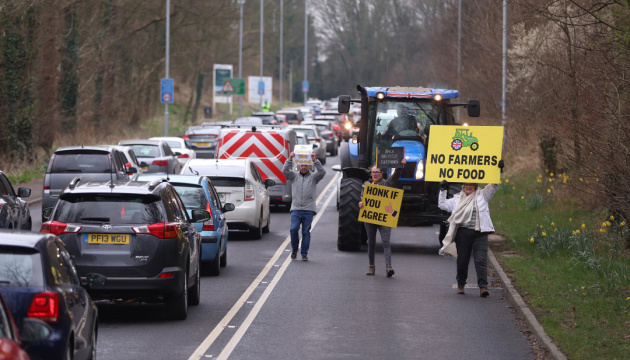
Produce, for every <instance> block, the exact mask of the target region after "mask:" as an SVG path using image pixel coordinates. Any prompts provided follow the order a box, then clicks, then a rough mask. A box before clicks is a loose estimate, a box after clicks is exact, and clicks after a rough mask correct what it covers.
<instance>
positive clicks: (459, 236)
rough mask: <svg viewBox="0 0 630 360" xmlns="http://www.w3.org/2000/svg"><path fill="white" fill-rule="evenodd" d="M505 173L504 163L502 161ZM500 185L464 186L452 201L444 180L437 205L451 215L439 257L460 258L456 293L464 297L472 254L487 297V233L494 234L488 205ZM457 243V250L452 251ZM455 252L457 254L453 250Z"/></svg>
mask: <svg viewBox="0 0 630 360" xmlns="http://www.w3.org/2000/svg"><path fill="white" fill-rule="evenodd" d="M499 168H501V171H503V160H500V161H499ZM498 186H499V185H498V184H488V185H487V186H486V187H484V188H483V189H479V185H478V184H474V183H464V186H463V187H462V191H461V192H460V193H459V194H457V195H455V196H453V197H452V198H450V199H447V198H446V195H447V192H448V182H447V181H446V180H442V183H441V184H440V189H441V190H440V196H439V199H438V206H439V208H440V209H442V210H444V211H448V212H450V213H451V216H450V217H449V218H448V222H449V228H448V233H447V234H446V237H445V238H444V241H443V244H444V246H443V247H442V248H441V249H440V255H442V254H443V253H448V254H450V255H453V256H454V257H456V258H457V293H458V294H460V295H463V294H464V287H465V286H466V279H467V278H468V264H469V263H470V256H471V254H472V256H473V259H474V260H473V261H474V263H475V271H476V272H477V285H478V286H479V295H480V296H481V297H487V296H488V295H490V293H489V292H488V267H487V263H488V234H489V233H492V232H494V226H493V225H492V220H491V219H490V208H489V206H488V203H489V202H490V200H491V199H492V197H493V196H494V193H495V192H496V191H497V187H498ZM452 244H454V245H455V246H456V248H457V249H456V250H455V249H451V247H452V246H453V245H452ZM453 250H455V251H456V252H455V251H453Z"/></svg>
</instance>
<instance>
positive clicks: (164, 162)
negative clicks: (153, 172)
mask: <svg viewBox="0 0 630 360" xmlns="http://www.w3.org/2000/svg"><path fill="white" fill-rule="evenodd" d="M152 164H153V165H156V166H168V160H153V163H152Z"/></svg>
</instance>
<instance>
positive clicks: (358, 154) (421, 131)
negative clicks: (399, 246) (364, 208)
mask: <svg viewBox="0 0 630 360" xmlns="http://www.w3.org/2000/svg"><path fill="white" fill-rule="evenodd" d="M357 90H358V91H359V94H360V99H352V98H351V96H349V95H342V96H339V106H338V111H339V112H340V113H347V112H348V111H349V110H350V104H351V103H360V104H361V117H360V121H358V122H357V125H355V126H358V127H359V131H358V134H356V133H355V134H354V135H353V136H352V138H350V140H349V141H348V142H343V143H342V146H341V148H340V149H339V155H340V162H341V164H340V165H335V166H333V170H335V171H341V172H342V174H343V176H342V178H341V183H340V185H339V189H338V191H339V224H338V233H337V248H338V249H339V250H340V251H358V250H360V248H361V245H363V244H365V242H366V241H367V235H366V233H365V226H364V225H363V223H361V222H359V221H358V219H359V201H360V199H361V195H362V187H363V183H364V182H365V181H366V180H368V179H369V173H368V168H369V167H370V166H371V165H372V164H374V162H375V160H376V149H377V148H379V147H404V148H405V152H404V154H405V159H406V164H405V167H404V168H403V170H402V175H401V177H400V180H399V182H398V188H399V189H402V190H404V195H403V200H402V206H401V209H400V215H399V220H398V226H419V225H432V224H440V225H441V226H440V233H441V234H442V233H443V234H445V232H446V231H445V230H446V225H445V220H446V219H447V218H448V213H446V212H444V211H442V210H440V209H439V208H438V195H439V184H438V183H436V182H425V181H424V175H425V166H426V158H427V156H426V154H427V148H428V144H429V139H430V133H431V126H432V125H458V124H457V123H456V120H455V117H454V115H453V112H452V108H453V107H456V106H462V107H464V108H466V109H467V110H468V116H470V117H478V116H479V114H480V103H479V100H468V102H466V103H455V102H453V100H454V99H456V98H458V97H459V92H458V91H457V90H445V89H434V88H424V87H363V86H361V85H358V86H357ZM401 104H402V105H404V107H405V108H406V109H404V110H405V111H406V115H407V116H409V117H411V118H413V119H415V121H416V126H415V128H412V129H409V128H407V129H405V130H402V131H400V132H399V133H394V134H393V135H392V134H391V131H386V129H388V127H389V122H392V121H395V120H394V118H395V117H396V114H397V109H398V108H399V107H400V105H401ZM385 133H387V134H388V135H387V136H385ZM387 170H388V171H387V175H388V176H389V175H391V173H392V171H393V170H394V169H387ZM450 186H451V188H450V189H449V196H452V194H454V193H456V192H458V191H459V189H461V184H451V185H450ZM442 238H443V235H440V236H439V240H440V242H441V239H442Z"/></svg>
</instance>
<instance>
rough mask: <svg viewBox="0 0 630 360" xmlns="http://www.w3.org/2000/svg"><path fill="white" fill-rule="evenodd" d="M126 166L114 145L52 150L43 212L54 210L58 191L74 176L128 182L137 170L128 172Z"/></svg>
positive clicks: (123, 157)
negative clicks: (48, 209)
mask: <svg viewBox="0 0 630 360" xmlns="http://www.w3.org/2000/svg"><path fill="white" fill-rule="evenodd" d="M126 164H127V158H126V157H125V154H123V152H122V151H121V150H119V149H117V148H116V147H115V146H113V145H95V146H66V147H61V148H59V149H57V150H55V152H54V153H53V155H52V156H51V157H50V161H49V162H48V167H47V168H46V174H45V175H44V188H43V191H42V209H46V208H51V207H53V206H55V203H56V202H57V198H58V197H59V194H60V193H61V190H63V189H64V188H65V187H66V186H68V184H69V183H70V181H72V179H74V178H75V177H77V176H81V177H82V179H83V180H84V181H86V180H126V179H129V174H130V173H132V174H133V173H136V172H137V171H138V169H136V168H133V167H132V168H128V167H127V165H126ZM44 221H46V219H44V217H42V222H44Z"/></svg>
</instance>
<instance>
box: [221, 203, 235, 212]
mask: <svg viewBox="0 0 630 360" xmlns="http://www.w3.org/2000/svg"><path fill="white" fill-rule="evenodd" d="M234 209H236V207H235V206H234V204H232V203H225V204H223V209H221V211H223V212H228V211H234Z"/></svg>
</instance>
